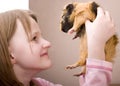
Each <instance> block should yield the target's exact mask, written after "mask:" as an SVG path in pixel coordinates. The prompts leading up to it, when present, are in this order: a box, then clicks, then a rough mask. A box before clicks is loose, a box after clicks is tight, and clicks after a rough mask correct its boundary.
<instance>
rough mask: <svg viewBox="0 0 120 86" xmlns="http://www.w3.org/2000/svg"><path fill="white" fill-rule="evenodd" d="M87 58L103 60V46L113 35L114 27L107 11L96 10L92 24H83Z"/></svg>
mask: <svg viewBox="0 0 120 86" xmlns="http://www.w3.org/2000/svg"><path fill="white" fill-rule="evenodd" d="M85 26H86V33H87V42H88V57H94V58H98V59H105V54H104V46H105V43H106V42H107V40H108V39H110V37H112V36H113V35H114V34H115V25H114V22H113V20H112V18H111V16H110V14H109V12H108V11H103V9H102V8H100V7H99V8H98V9H97V17H96V19H95V20H94V22H90V21H89V20H87V21H86V22H85Z"/></svg>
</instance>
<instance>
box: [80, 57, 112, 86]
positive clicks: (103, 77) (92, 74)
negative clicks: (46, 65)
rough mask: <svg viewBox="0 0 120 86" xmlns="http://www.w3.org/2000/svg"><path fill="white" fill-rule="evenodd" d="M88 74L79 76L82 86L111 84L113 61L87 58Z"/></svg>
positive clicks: (105, 85) (107, 85)
mask: <svg viewBox="0 0 120 86" xmlns="http://www.w3.org/2000/svg"><path fill="white" fill-rule="evenodd" d="M86 66H87V68H86V75H81V76H80V78H79V83H80V86H109V84H110V83H111V79H112V63H110V62H106V61H102V60H97V59H91V58H88V59H87V64H86Z"/></svg>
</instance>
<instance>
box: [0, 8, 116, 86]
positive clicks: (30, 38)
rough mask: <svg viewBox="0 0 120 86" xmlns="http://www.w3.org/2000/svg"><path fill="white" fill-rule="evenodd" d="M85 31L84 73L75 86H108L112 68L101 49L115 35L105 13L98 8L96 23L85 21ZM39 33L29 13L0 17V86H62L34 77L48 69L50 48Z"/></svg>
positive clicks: (112, 25) (111, 22) (22, 11)
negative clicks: (85, 62)
mask: <svg viewBox="0 0 120 86" xmlns="http://www.w3.org/2000/svg"><path fill="white" fill-rule="evenodd" d="M101 20H102V21H101ZM86 31H87V37H88V59H87V73H86V75H82V76H80V81H79V82H80V84H81V86H108V84H109V83H110V82H111V76H112V64H111V63H109V62H106V61H104V59H105V55H104V45H105V42H106V41H107V40H108V39H109V38H110V37H111V36H113V34H115V28H114V24H113V21H112V19H111V17H110V15H109V13H108V12H106V11H105V12H104V11H103V10H102V9H101V8H98V15H97V18H96V20H95V21H94V22H93V23H91V22H90V21H86ZM98 31H99V32H98ZM109 31H110V32H109ZM108 32H109V34H108ZM41 33H42V32H41V30H40V28H39V26H38V23H37V18H36V16H35V15H34V14H33V13H32V12H31V11H25V10H12V11H8V12H4V13H1V14H0V86H62V85H60V84H53V83H51V82H49V81H46V80H44V79H41V78H35V77H34V76H35V75H36V74H37V73H38V72H40V71H43V70H46V69H48V68H50V67H51V60H50V58H49V55H48V49H49V48H50V46H51V44H50V42H48V41H47V40H45V39H44V38H43V37H42V35H41ZM98 46H99V47H98Z"/></svg>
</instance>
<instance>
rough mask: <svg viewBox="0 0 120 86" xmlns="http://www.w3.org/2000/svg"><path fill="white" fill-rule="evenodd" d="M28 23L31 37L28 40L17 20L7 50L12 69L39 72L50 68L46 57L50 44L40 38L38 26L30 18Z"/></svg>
mask: <svg viewBox="0 0 120 86" xmlns="http://www.w3.org/2000/svg"><path fill="white" fill-rule="evenodd" d="M30 21H31V36H30V40H28V36H27V34H26V32H25V30H24V27H23V25H22V23H21V21H20V20H19V19H17V29H16V32H15V34H14V35H13V37H12V38H11V40H10V43H9V44H10V45H9V50H10V53H11V56H12V63H13V65H14V67H18V68H22V69H25V70H26V69H28V70H39V71H40V70H44V69H47V68H49V67H50V66H51V60H50V58H49V56H48V48H50V46H51V44H50V42H48V41H47V40H45V39H44V38H43V37H42V35H41V31H40V29H39V26H38V24H37V23H36V22H35V21H34V20H33V19H32V18H30Z"/></svg>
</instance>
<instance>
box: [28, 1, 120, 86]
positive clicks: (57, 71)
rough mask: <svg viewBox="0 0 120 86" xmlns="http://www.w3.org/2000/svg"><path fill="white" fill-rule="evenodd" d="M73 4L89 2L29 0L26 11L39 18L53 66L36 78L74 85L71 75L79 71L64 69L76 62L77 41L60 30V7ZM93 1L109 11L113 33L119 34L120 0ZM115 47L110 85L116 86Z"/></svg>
mask: <svg viewBox="0 0 120 86" xmlns="http://www.w3.org/2000/svg"><path fill="white" fill-rule="evenodd" d="M74 1H78V2H86V1H90V0H30V9H31V10H32V11H34V12H35V13H36V15H37V17H38V19H39V25H40V29H41V30H42V33H43V36H44V37H45V38H46V39H47V40H49V41H50V42H51V44H52V47H51V49H50V52H49V54H50V58H51V60H52V62H53V66H52V68H51V69H49V70H46V71H43V72H41V73H39V75H38V76H40V77H42V78H45V79H47V80H49V81H52V82H54V83H60V84H63V85H64V86H78V77H74V76H73V74H74V73H78V72H79V71H80V68H76V69H72V70H65V67H66V66H67V65H68V64H73V63H74V62H76V61H77V60H78V59H79V55H80V53H79V47H80V45H79V39H75V40H72V37H73V35H67V34H65V33H63V32H61V31H60V17H61V13H62V8H63V7H64V5H65V4H68V3H71V2H74ZM95 1H96V2H97V3H98V4H100V5H101V6H102V7H103V8H104V9H106V10H108V11H109V12H110V14H111V16H112V17H113V19H114V21H115V24H116V28H117V33H119V34H120V17H119V16H120V9H119V5H120V0H95ZM119 47H120V46H119V45H118V48H117V55H116V59H115V64H114V70H113V80H112V83H120V78H119V77H120V50H119V49H120V48H119Z"/></svg>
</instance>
